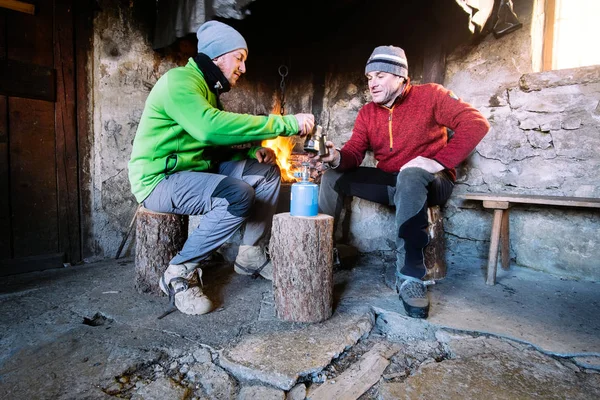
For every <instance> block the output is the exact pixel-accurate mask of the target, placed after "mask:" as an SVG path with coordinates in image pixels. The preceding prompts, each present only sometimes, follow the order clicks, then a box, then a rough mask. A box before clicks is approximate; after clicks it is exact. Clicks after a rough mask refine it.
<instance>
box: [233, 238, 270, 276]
mask: <svg viewBox="0 0 600 400" xmlns="http://www.w3.org/2000/svg"><path fill="white" fill-rule="evenodd" d="M233 269H234V270H235V272H237V273H238V274H241V275H252V276H253V277H254V278H256V277H258V275H260V276H262V277H263V278H265V279H267V280H269V281H272V280H273V264H271V260H269V258H268V257H267V255H266V254H265V251H264V250H263V249H262V248H261V247H260V246H247V245H240V249H239V251H238V255H237V257H236V258H235V262H234V263H233Z"/></svg>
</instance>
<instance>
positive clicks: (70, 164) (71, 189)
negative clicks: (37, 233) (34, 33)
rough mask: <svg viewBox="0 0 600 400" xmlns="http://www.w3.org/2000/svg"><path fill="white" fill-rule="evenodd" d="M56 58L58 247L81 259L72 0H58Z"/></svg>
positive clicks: (76, 259)
mask: <svg viewBox="0 0 600 400" xmlns="http://www.w3.org/2000/svg"><path fill="white" fill-rule="evenodd" d="M54 10H55V18H54V20H55V25H54V26H55V32H54V37H55V43H54V60H55V67H56V85H57V93H56V127H55V134H56V160H57V164H56V167H57V169H56V181H57V189H58V237H59V248H60V249H61V250H62V251H64V252H65V253H66V254H67V255H68V257H69V261H72V262H76V261H80V259H81V248H80V234H79V232H80V230H79V190H78V189H79V187H78V186H79V185H78V180H77V170H78V160H77V157H78V156H77V126H76V111H75V101H76V94H75V76H74V72H75V49H74V45H75V38H74V31H73V12H72V1H71V0H56V3H55V9H54Z"/></svg>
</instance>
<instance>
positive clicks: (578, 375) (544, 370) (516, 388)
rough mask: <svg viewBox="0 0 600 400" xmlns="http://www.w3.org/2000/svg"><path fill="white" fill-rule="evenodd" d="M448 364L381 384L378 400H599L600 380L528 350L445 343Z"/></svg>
mask: <svg viewBox="0 0 600 400" xmlns="http://www.w3.org/2000/svg"><path fill="white" fill-rule="evenodd" d="M446 346H447V349H448V350H449V352H450V354H451V357H452V358H451V359H447V360H444V361H443V362H438V363H436V362H431V363H428V364H424V365H422V366H421V367H420V368H419V369H418V370H417V371H416V372H415V373H414V374H413V375H411V376H409V377H408V378H406V380H404V381H401V382H386V381H383V382H382V383H381V385H380V387H379V395H380V398H381V399H384V400H388V399H389V400H391V399H431V398H436V399H459V398H460V399H481V398H488V399H506V400H509V399H534V398H540V399H597V398H600V374H598V373H593V372H591V373H589V372H588V373H586V372H584V371H582V370H579V368H577V366H575V365H574V364H573V363H571V362H570V361H569V360H565V359H559V358H555V357H551V356H549V355H546V354H543V353H541V352H539V351H537V350H535V349H534V348H532V347H531V346H528V345H523V344H519V343H516V342H512V341H507V340H502V339H496V338H489V337H476V338H472V337H455V338H450V339H449V340H448V341H447V342H446Z"/></svg>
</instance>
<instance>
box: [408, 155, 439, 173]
mask: <svg viewBox="0 0 600 400" xmlns="http://www.w3.org/2000/svg"><path fill="white" fill-rule="evenodd" d="M406 168H421V169H424V170H425V171H427V172H429V173H432V174H435V173H436V172H440V171H441V170H443V169H444V166H443V165H442V164H440V163H439V162H437V161H435V160H432V159H431V158H427V157H422V156H418V157H416V158H413V159H412V160H410V161H409V162H407V163H406V164H404V165H403V166H402V168H400V171H402V170H405V169H406Z"/></svg>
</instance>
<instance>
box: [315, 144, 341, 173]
mask: <svg viewBox="0 0 600 400" xmlns="http://www.w3.org/2000/svg"><path fill="white" fill-rule="evenodd" d="M325 147H327V149H328V150H329V155H328V156H320V155H318V154H316V153H314V154H313V153H308V157H309V158H310V159H311V161H312V162H317V161H321V162H324V163H328V164H329V166H330V167H331V168H337V167H338V166H339V165H340V161H341V155H340V152H339V151H338V150H337V149H336V148H335V144H333V142H331V141H329V140H328V141H326V142H325Z"/></svg>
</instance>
